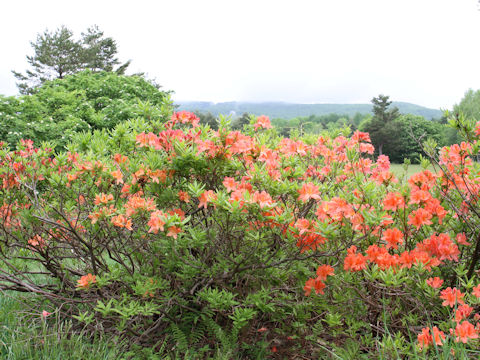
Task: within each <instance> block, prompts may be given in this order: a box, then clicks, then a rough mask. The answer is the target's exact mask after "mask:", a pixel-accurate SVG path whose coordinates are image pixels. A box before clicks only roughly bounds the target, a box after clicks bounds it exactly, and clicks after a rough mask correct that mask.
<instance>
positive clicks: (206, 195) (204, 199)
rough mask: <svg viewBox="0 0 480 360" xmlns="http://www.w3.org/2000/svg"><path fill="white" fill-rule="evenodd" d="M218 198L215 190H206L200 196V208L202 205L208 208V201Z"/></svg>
mask: <svg viewBox="0 0 480 360" xmlns="http://www.w3.org/2000/svg"><path fill="white" fill-rule="evenodd" d="M216 199H217V195H216V194H215V192H214V191H213V190H207V191H204V192H203V194H202V195H200V197H199V198H198V200H200V203H199V204H198V207H199V208H201V207H204V208H207V203H208V202H211V201H213V200H216Z"/></svg>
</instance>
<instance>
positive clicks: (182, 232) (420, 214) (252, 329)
mask: <svg viewBox="0 0 480 360" xmlns="http://www.w3.org/2000/svg"><path fill="white" fill-rule="evenodd" d="M198 123H199V119H198V118H197V117H196V116H195V115H194V114H192V113H188V112H179V113H174V114H173V115H172V116H171V118H169V119H168V120H167V121H165V120H163V118H162V117H158V118H156V119H151V118H150V119H145V118H144V119H136V120H131V121H128V122H125V123H122V124H119V125H117V126H116V128H115V129H114V130H112V131H111V132H110V133H107V132H101V131H98V132H96V133H94V134H83V135H77V136H76V137H75V139H74V142H73V144H71V145H69V146H68V150H69V151H68V152H63V153H58V154H56V153H55V152H54V151H53V150H52V149H51V148H48V146H44V147H41V148H36V147H35V146H34V144H33V143H32V142H31V141H25V140H23V141H22V142H21V143H20V144H19V146H18V147H17V149H16V150H13V151H12V150H9V149H7V147H6V146H4V147H3V148H2V149H1V150H0V179H1V181H2V188H1V190H0V216H1V218H2V221H0V241H1V247H0V262H1V266H0V268H1V270H0V281H1V282H0V288H2V289H5V290H7V289H8V290H17V291H23V292H34V293H36V294H38V295H40V296H41V297H43V298H45V299H48V301H49V304H50V305H49V311H51V312H57V313H59V314H61V315H62V316H66V317H70V318H72V319H75V320H76V321H77V323H78V324H81V325H82V326H86V327H87V328H88V329H91V330H92V331H97V332H98V331H102V332H108V333H112V334H116V335H119V336H122V337H128V338H129V339H130V340H131V343H132V344H138V345H142V346H152V347H153V348H154V349H161V350H162V351H165V352H172V353H173V352H176V353H177V354H183V355H184V356H186V355H190V356H193V355H192V354H195V356H197V357H201V356H207V355H208V356H210V355H212V354H214V353H221V354H223V355H224V356H227V357H229V356H230V357H235V356H240V357H265V356H267V355H266V354H267V352H268V353H272V352H273V353H274V354H277V355H279V356H287V357H288V356H291V354H292V353H294V352H304V353H306V356H312V357H315V356H319V355H320V354H321V353H322V351H330V352H332V351H333V352H336V353H338V354H344V353H343V352H346V353H348V354H350V355H348V356H352V358H359V357H360V356H362V354H365V353H368V352H369V351H378V349H380V351H381V352H382V353H383V354H384V355H385V357H390V356H394V355H395V354H398V353H397V352H399V351H400V352H402V353H403V354H406V355H410V356H411V355H413V354H414V353H415V352H418V351H425V352H427V351H431V352H433V351H437V352H438V351H441V348H442V345H445V344H446V343H461V344H464V343H465V344H466V345H464V349H467V350H468V349H470V348H471V349H474V348H475V346H476V344H477V341H478V340H476V338H477V337H478V335H477V334H478V326H477V327H475V321H476V320H477V319H478V315H477V308H476V306H477V304H479V303H480V302H479V301H478V296H480V290H479V289H480V286H478V285H477V283H478V281H477V280H476V269H477V268H478V259H479V254H480V240H479V230H478V220H479V219H480V217H479V216H478V215H479V214H478V204H477V201H478V192H479V190H480V187H479V186H480V184H479V178H478V175H477V174H478V170H477V169H476V168H477V165H476V164H475V163H474V162H473V161H471V159H470V155H471V154H474V153H476V152H477V151H478V145H477V144H476V142H475V141H471V142H469V143H462V144H461V145H453V146H451V147H449V148H443V149H442V150H441V151H440V154H439V156H438V157H437V155H436V154H435V151H434V144H427V147H426V149H425V150H426V151H427V153H429V154H430V155H431V157H432V160H434V165H435V166H436V171H435V172H431V171H428V170H425V171H423V172H422V173H419V174H416V175H414V176H412V177H411V178H410V180H409V181H408V183H401V182H399V181H398V179H396V178H395V176H394V175H393V174H392V173H391V172H390V171H389V160H388V158H387V157H386V156H380V157H379V158H378V160H377V161H376V162H374V161H373V160H371V154H373V152H374V148H373V146H372V145H371V143H370V139H369V136H368V134H366V133H361V132H355V133H354V134H353V135H352V136H351V137H346V136H338V137H335V138H329V137H324V136H322V137H314V136H305V137H303V138H295V139H288V138H280V137H278V136H277V135H276V132H275V130H273V129H270V128H271V125H270V122H269V120H268V118H266V117H263V116H261V117H259V118H258V119H253V120H252V121H251V123H250V124H249V125H247V126H245V127H244V132H239V131H232V130H231V129H230V123H229V121H228V119H225V118H220V120H219V126H218V130H217V131H213V130H211V129H210V128H209V127H208V126H199V124H198ZM470 131H471V133H472V134H470V135H471V136H477V135H475V134H473V131H474V130H473V129H470ZM477 134H478V132H477ZM422 328H423V329H422ZM417 336H418V341H417ZM319 339H320V340H319ZM412 341H413V342H414V343H415V344H417V345H415V346H413V347H412V346H411V343H412ZM379 344H380V345H381V346H379ZM438 348H440V350H438ZM341 349H343V350H341ZM342 351H343V352H342ZM346 353H345V354H346ZM229 354H230V355H229ZM352 354H353V355H352ZM345 356H347V355H345Z"/></svg>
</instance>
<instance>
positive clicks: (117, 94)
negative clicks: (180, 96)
mask: <svg viewBox="0 0 480 360" xmlns="http://www.w3.org/2000/svg"><path fill="white" fill-rule="evenodd" d="M170 109H171V101H170V93H169V92H166V91H161V90H159V89H158V86H155V85H154V84H152V83H151V82H149V81H147V80H145V79H144V78H143V77H141V76H138V75H133V76H125V75H119V74H116V73H112V72H106V71H102V72H96V73H94V72H92V71H90V70H85V71H82V72H79V73H77V74H74V75H70V76H67V77H65V78H64V79H56V80H52V81H46V82H45V83H44V84H43V85H42V86H40V87H39V88H38V89H37V91H36V92H35V93H34V94H31V95H23V96H20V97H3V96H0V115H2V116H0V141H6V142H8V143H10V144H12V145H13V144H16V143H17V142H18V141H19V140H20V139H22V138H24V139H32V140H34V141H35V142H36V143H40V142H42V141H54V142H55V144H56V145H57V147H58V148H63V147H64V146H65V145H66V144H67V143H68V142H69V141H70V140H71V138H72V137H73V135H74V134H75V133H77V132H83V131H91V130H96V129H98V130H103V129H105V130H109V129H112V128H113V127H115V126H116V125H117V124H118V123H120V122H122V121H125V120H129V119H132V118H136V117H138V116H144V117H146V118H148V119H150V120H152V121H153V120H158V119H163V118H164V117H165V113H168V112H169V111H170Z"/></svg>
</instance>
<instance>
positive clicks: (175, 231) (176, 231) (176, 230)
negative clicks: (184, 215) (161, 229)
mask: <svg viewBox="0 0 480 360" xmlns="http://www.w3.org/2000/svg"><path fill="white" fill-rule="evenodd" d="M181 232H182V229H181V228H179V227H178V226H170V227H169V228H168V232H167V236H171V237H173V238H174V239H176V238H177V235H178V234H179V233H181Z"/></svg>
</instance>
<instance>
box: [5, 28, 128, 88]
mask: <svg viewBox="0 0 480 360" xmlns="http://www.w3.org/2000/svg"><path fill="white" fill-rule="evenodd" d="M30 44H31V45H32V48H33V50H34V54H33V55H32V56H27V62H28V63H29V65H30V66H31V68H30V69H28V70H26V72H25V74H22V73H20V72H17V71H12V72H13V75H14V76H15V77H16V78H17V79H18V80H19V82H18V83H17V87H18V89H19V91H20V93H21V94H31V93H34V92H35V91H36V89H37V88H38V87H39V86H40V85H42V84H43V83H44V82H45V81H48V80H54V79H63V78H64V77H65V76H67V75H71V74H74V73H76V72H79V71H83V70H86V69H90V70H92V71H93V72H98V71H114V66H116V65H119V64H120V61H119V60H118V58H116V54H117V45H116V42H115V40H113V39H112V38H109V37H108V38H105V37H104V35H103V32H102V31H100V30H99V28H98V27H97V26H93V27H91V28H89V29H87V32H85V33H82V38H81V39H80V40H78V41H77V40H75V39H74V38H73V33H72V31H71V30H69V29H67V28H66V27H65V26H62V27H60V28H59V29H57V30H55V31H54V32H50V31H48V30H46V31H45V32H44V33H43V34H38V36H37V39H36V41H35V42H31V43H30ZM129 64H130V61H127V62H126V63H124V64H122V65H120V66H119V67H118V68H117V69H116V72H118V73H119V74H123V73H124V72H125V70H126V68H127V67H128V65H129Z"/></svg>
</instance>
